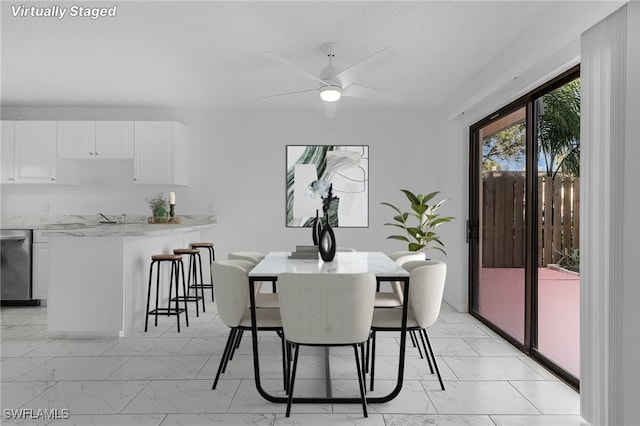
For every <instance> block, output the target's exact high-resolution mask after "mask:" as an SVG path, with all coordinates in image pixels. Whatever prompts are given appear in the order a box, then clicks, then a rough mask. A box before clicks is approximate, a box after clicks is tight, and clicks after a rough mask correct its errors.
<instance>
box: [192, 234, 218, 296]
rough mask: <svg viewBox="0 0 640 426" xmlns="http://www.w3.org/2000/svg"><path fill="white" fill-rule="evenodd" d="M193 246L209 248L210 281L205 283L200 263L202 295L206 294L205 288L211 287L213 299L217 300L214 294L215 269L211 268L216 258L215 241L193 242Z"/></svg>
mask: <svg viewBox="0 0 640 426" xmlns="http://www.w3.org/2000/svg"><path fill="white" fill-rule="evenodd" d="M191 248H194V249H207V252H208V253H209V279H210V281H209V283H204V282H203V281H202V264H201V265H200V275H201V278H200V286H201V287H202V289H203V290H202V295H203V296H204V289H205V288H210V289H211V301H212V302H215V299H214V295H213V270H212V269H211V264H212V263H213V262H214V261H215V260H216V255H215V251H214V248H213V243H191Z"/></svg>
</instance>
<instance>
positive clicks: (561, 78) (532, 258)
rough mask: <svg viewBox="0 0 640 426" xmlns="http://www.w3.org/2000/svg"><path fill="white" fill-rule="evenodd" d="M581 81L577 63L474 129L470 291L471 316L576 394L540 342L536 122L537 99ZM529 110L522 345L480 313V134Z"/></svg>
mask: <svg viewBox="0 0 640 426" xmlns="http://www.w3.org/2000/svg"><path fill="white" fill-rule="evenodd" d="M579 77H580V65H576V66H574V67H572V68H570V69H569V70H567V71H565V72H563V73H562V74H560V75H558V76H557V77H555V78H553V79H551V80H549V81H548V82H546V83H544V84H542V85H541V86H539V87H537V88H536V89H534V90H532V91H530V92H529V93H527V94H525V95H524V96H522V97H520V98H518V99H516V100H515V101H513V102H510V103H509V104H508V105H506V106H504V107H502V108H500V109H498V110H497V111H496V112H494V113H492V114H490V115H488V116H486V117H485V118H483V119H481V120H480V121H478V122H476V123H474V124H472V125H471V126H470V127H469V215H468V218H469V219H468V220H467V242H468V250H469V252H468V256H469V276H468V291H469V298H468V299H469V302H468V311H469V313H470V314H471V315H472V316H473V317H475V318H477V319H478V320H479V321H481V322H482V323H483V324H485V325H486V326H487V327H489V328H490V329H491V330H492V331H494V332H495V333H497V334H498V335H500V336H501V337H502V338H504V339H505V340H507V341H508V342H509V343H511V344H512V345H514V346H516V347H517V348H518V349H519V350H520V351H522V352H523V353H525V354H527V355H529V356H530V357H531V358H533V359H535V360H536V361H538V362H539V363H541V364H542V365H543V366H545V367H546V368H547V369H549V370H550V371H551V372H552V373H553V374H555V375H556V376H558V377H560V378H561V379H562V380H564V381H565V382H567V383H568V384H569V385H571V386H572V387H573V388H575V389H576V390H579V388H580V379H578V378H577V377H575V376H574V375H573V374H571V373H569V372H568V371H567V370H565V369H563V368H562V367H561V366H559V365H558V364H556V363H555V362H553V361H552V360H550V359H549V358H547V357H545V356H544V355H543V354H542V353H540V352H539V351H538V350H537V343H538V318H537V312H538V267H537V259H538V242H537V238H538V232H537V229H538V225H539V224H538V217H537V209H538V199H537V198H538V197H537V194H538V179H537V173H538V146H537V131H536V126H535V125H533V124H534V118H535V117H536V113H537V111H536V108H537V107H536V105H535V103H536V100H537V99H538V98H540V97H541V96H543V95H544V94H546V93H549V92H551V91H553V90H555V89H557V88H558V87H561V86H563V85H565V84H567V83H569V82H570V81H573V80H575V79H576V78H579ZM520 108H525V117H526V132H525V138H526V160H525V161H526V178H525V188H526V191H525V192H526V194H525V200H526V201H525V220H524V226H525V283H524V285H525V288H524V298H525V300H524V322H525V323H524V339H523V342H519V341H518V340H516V339H515V338H514V337H512V336H511V335H509V334H507V333H506V332H504V331H503V330H502V329H501V328H499V327H498V326H497V325H495V324H493V323H492V322H490V321H489V320H488V319H486V318H484V317H483V316H482V315H481V314H480V313H479V312H478V309H477V295H478V290H479V284H480V283H479V278H480V261H481V259H480V240H479V237H480V228H479V227H480V193H479V190H478V188H479V187H480V186H479V184H480V181H479V179H480V176H481V171H482V169H481V167H482V164H481V161H480V159H481V145H480V141H479V140H478V135H479V130H480V129H481V128H483V127H485V126H486V125H488V124H490V123H491V122H493V121H495V120H497V119H499V118H501V117H503V116H505V115H507V114H510V113H512V112H514V111H516V110H518V109H520Z"/></svg>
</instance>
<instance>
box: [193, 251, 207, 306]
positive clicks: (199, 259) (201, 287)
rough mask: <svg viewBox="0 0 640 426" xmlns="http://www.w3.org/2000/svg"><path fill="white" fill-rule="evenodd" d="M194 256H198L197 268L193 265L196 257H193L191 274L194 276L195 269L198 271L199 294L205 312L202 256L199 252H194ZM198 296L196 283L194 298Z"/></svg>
mask: <svg viewBox="0 0 640 426" xmlns="http://www.w3.org/2000/svg"><path fill="white" fill-rule="evenodd" d="M196 256H198V268H196V267H195V263H196V258H195V257H194V258H193V266H194V268H193V275H194V277H195V275H196V270H199V271H200V295H201V296H202V312H205V307H204V280H203V279H202V257H201V256H200V253H196ZM197 298H198V285H197V284H196V299H197ZM197 304H198V300H196V305H197Z"/></svg>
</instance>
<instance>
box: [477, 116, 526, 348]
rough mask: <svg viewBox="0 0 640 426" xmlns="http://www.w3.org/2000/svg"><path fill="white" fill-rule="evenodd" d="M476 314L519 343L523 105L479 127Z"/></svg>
mask: <svg viewBox="0 0 640 426" xmlns="http://www.w3.org/2000/svg"><path fill="white" fill-rule="evenodd" d="M479 141H480V143H481V144H482V150H481V152H482V159H481V161H482V181H481V182H480V185H481V188H479V189H480V229H479V232H480V240H479V241H480V248H479V259H480V262H481V263H480V268H479V271H480V277H479V288H478V299H477V307H478V313H480V314H481V315H482V316H483V317H485V318H486V319H488V320H489V321H491V322H492V323H494V324H495V325H496V326H498V327H499V328H501V329H502V330H504V331H505V332H506V333H508V334H509V335H511V336H512V337H514V338H515V339H516V340H518V341H519V342H521V343H523V342H524V299H525V297H524V289H525V227H524V223H525V221H524V218H525V182H526V179H525V164H526V163H525V159H526V126H525V108H524V107H523V108H520V109H518V110H517V111H515V112H513V113H511V114H509V115H506V116H504V117H502V118H500V119H498V120H495V121H493V122H492V123H490V124H488V125H487V126H485V127H483V128H481V129H480V130H479Z"/></svg>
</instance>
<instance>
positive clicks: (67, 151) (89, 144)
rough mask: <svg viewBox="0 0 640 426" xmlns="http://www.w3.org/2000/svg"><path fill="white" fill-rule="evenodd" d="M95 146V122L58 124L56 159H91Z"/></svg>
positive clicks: (63, 122) (64, 122)
mask: <svg viewBox="0 0 640 426" xmlns="http://www.w3.org/2000/svg"><path fill="white" fill-rule="evenodd" d="M95 145H96V123H95V121H59V122H58V158H69V159H70V158H93V157H94V156H95V150H96V148H95Z"/></svg>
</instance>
